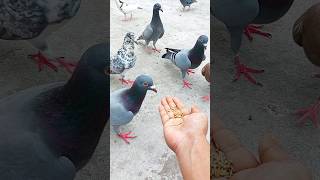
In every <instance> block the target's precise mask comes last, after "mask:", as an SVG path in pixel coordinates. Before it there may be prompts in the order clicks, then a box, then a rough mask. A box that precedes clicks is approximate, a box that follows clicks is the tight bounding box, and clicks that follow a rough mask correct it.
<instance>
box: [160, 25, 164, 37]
mask: <svg viewBox="0 0 320 180" xmlns="http://www.w3.org/2000/svg"><path fill="white" fill-rule="evenodd" d="M163 35H164V29H163V28H162V29H161V32H160V36H159V39H160V38H162V36H163Z"/></svg>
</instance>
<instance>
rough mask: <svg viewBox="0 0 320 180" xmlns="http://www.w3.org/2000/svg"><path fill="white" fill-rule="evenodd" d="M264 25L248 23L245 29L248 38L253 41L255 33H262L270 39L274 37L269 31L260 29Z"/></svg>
mask: <svg viewBox="0 0 320 180" xmlns="http://www.w3.org/2000/svg"><path fill="white" fill-rule="evenodd" d="M262 27H263V26H262V25H252V24H250V25H248V26H247V27H246V28H245V29H244V34H245V35H246V36H247V38H248V39H249V40H250V41H252V40H253V36H252V35H253V34H258V35H261V36H263V37H267V38H269V39H271V38H272V34H270V33H267V32H263V31H261V30H259V29H261V28H262Z"/></svg>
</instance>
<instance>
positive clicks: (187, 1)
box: [180, 0, 198, 10]
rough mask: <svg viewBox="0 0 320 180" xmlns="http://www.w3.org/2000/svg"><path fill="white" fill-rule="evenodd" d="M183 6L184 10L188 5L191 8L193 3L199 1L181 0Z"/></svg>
mask: <svg viewBox="0 0 320 180" xmlns="http://www.w3.org/2000/svg"><path fill="white" fill-rule="evenodd" d="M180 2H181V4H182V6H183V10H184V9H185V8H186V6H188V7H189V8H190V6H191V4H193V3H195V2H198V1H197V0H180Z"/></svg>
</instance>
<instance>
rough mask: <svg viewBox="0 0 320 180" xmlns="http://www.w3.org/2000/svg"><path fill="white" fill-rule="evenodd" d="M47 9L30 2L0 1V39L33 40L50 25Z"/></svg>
mask: <svg viewBox="0 0 320 180" xmlns="http://www.w3.org/2000/svg"><path fill="white" fill-rule="evenodd" d="M44 11H45V9H44V8H43V7H41V6H39V5H38V4H36V3H30V1H29V0H17V1H0V38H1V39H7V40H12V39H31V38H34V37H36V36H38V35H39V34H40V33H41V32H42V31H43V30H44V28H45V27H46V26H47V25H48V21H47V18H46V15H45V13H44Z"/></svg>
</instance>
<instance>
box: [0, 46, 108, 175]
mask: <svg viewBox="0 0 320 180" xmlns="http://www.w3.org/2000/svg"><path fill="white" fill-rule="evenodd" d="M108 60H109V46H108V45H107V44H106V43H102V44H98V45H95V46H92V47H91V48H89V49H88V50H87V51H86V52H85V53H84V54H83V55H82V57H81V59H80V61H79V64H78V66H77V67H76V69H75V71H74V73H73V75H72V77H71V78H70V80H69V81H68V82H58V83H51V84H47V85H42V86H39V87H32V88H30V89H27V90H24V91H22V92H19V93H17V94H13V95H11V96H9V97H7V98H3V99H1V100H0V134H1V136H0V179H6V180H9V179H12V180H16V179H26V180H27V179H29V180H35V179H39V180H40V179H41V180H57V179H59V180H72V179H73V178H74V177H75V173H76V171H77V170H79V169H81V168H82V167H83V166H84V165H85V164H86V163H87V162H88V161H89V159H90V158H91V156H92V154H93V152H94V150H95V148H96V146H97V144H98V141H99V139H100V136H101V134H102V131H103V129H104V127H105V124H106V123H107V122H106V119H109V118H108V116H109V107H108V106H109V99H108V95H109V93H108V90H109V76H108V75H106V73H107V71H106V70H107V69H108V65H107V63H108ZM106 109H107V112H106Z"/></svg>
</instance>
